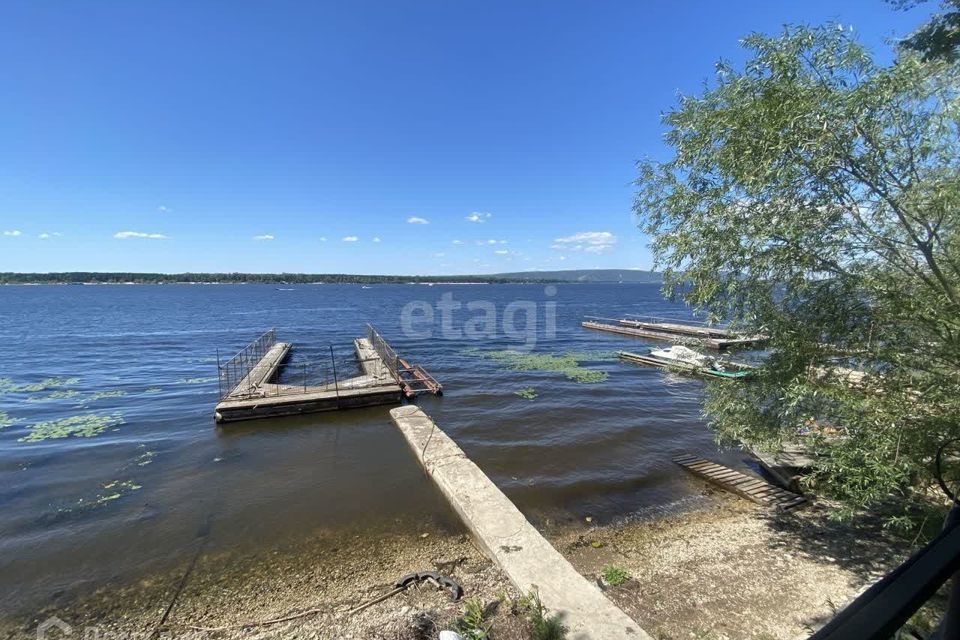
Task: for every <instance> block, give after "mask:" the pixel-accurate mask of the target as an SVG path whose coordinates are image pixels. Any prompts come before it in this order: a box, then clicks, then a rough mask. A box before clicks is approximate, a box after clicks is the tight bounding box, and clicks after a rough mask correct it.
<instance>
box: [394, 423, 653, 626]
mask: <svg viewBox="0 0 960 640" xmlns="http://www.w3.org/2000/svg"><path fill="white" fill-rule="evenodd" d="M390 418H391V419H392V420H393V423H394V424H395V425H397V427H398V428H399V429H400V431H401V433H403V435H404V437H405V438H406V439H407V443H408V444H409V445H410V448H411V449H412V450H413V452H414V453H415V454H416V456H417V457H418V458H419V460H420V463H421V464H422V465H423V468H424V469H425V470H426V472H427V474H428V475H429V476H430V477H431V478H433V480H434V482H436V484H437V486H438V487H439V488H440V490H441V491H442V492H443V494H444V495H445V496H446V498H447V500H449V501H450V504H451V505H452V506H453V508H454V509H455V510H456V511H457V513H458V514H459V515H460V517H461V518H462V519H463V522H464V524H466V525H467V527H468V528H469V529H470V531H471V532H472V533H473V536H474V538H475V539H476V540H477V542H478V543H479V544H480V546H481V548H482V549H483V550H484V551H485V552H486V554H487V555H488V556H489V557H490V559H491V560H493V561H494V562H496V563H497V564H498V565H499V566H500V567H501V569H503V571H504V573H506V574H507V576H509V577H510V580H511V581H512V582H513V583H514V585H516V587H517V588H518V589H519V590H520V591H521V592H523V593H529V592H530V591H531V590H534V589H535V590H536V591H537V592H538V593H539V594H540V600H541V601H542V602H543V605H544V606H545V607H546V608H547V609H549V610H550V611H551V612H554V613H559V614H560V615H561V616H562V619H563V623H564V624H565V625H567V627H569V629H570V635H569V637H570V639H571V640H620V639H627V638H629V639H630V640H651V638H650V636H648V635H647V634H646V633H645V632H644V631H643V630H642V629H641V628H640V627H639V625H637V623H636V622H634V621H633V620H632V619H631V618H630V617H629V616H627V614H625V613H624V612H623V611H621V610H620V609H619V608H618V607H617V606H616V605H615V604H613V603H612V602H611V601H610V600H608V599H607V597H606V596H605V595H604V594H603V593H602V592H601V591H600V589H599V588H598V587H597V586H596V585H595V584H593V583H592V582H589V581H588V580H587V579H586V578H584V577H583V576H582V575H580V574H579V573H578V572H577V570H576V569H574V568H573V566H572V565H571V564H570V563H569V562H567V559H566V558H564V557H563V556H562V555H561V554H560V553H559V552H558V551H557V550H556V549H554V548H553V546H551V544H550V543H549V542H547V541H546V540H545V539H544V538H543V536H541V535H540V533H539V532H538V531H537V530H536V529H535V528H534V527H533V525H531V524H530V523H529V522H528V521H527V519H526V518H525V517H524V516H523V514H522V513H520V510H519V509H517V507H516V506H514V504H513V503H512V502H510V500H509V499H508V498H507V497H506V496H505V495H503V492H502V491H500V489H498V488H497V487H496V485H494V484H493V482H491V480H490V478H488V477H487V476H486V474H484V473H483V471H481V470H480V468H479V467H478V466H477V465H476V464H474V463H473V461H471V460H470V459H469V458H467V456H466V455H465V454H464V453H463V450H461V449H460V447H458V446H457V443H455V442H454V441H453V440H452V439H450V437H449V436H447V434H445V433H444V432H443V431H441V430H440V428H439V427H437V425H436V424H435V423H434V422H433V420H431V419H430V417H429V416H428V415H427V414H425V413H424V412H423V411H422V410H421V409H420V408H419V407H415V406H413V405H407V406H405V407H398V408H396V409H393V410H391V411H390Z"/></svg>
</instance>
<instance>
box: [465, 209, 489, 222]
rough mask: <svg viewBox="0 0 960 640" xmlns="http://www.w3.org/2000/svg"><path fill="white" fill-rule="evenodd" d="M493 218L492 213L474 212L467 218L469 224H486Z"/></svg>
mask: <svg viewBox="0 0 960 640" xmlns="http://www.w3.org/2000/svg"><path fill="white" fill-rule="evenodd" d="M491 217H492V214H490V213H483V212H480V211H474V212H473V213H471V214H470V215H468V216H467V217H466V220H467V221H468V222H486V221H487V220H489V219H490V218H491Z"/></svg>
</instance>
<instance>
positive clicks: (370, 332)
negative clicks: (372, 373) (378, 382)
mask: <svg viewBox="0 0 960 640" xmlns="http://www.w3.org/2000/svg"><path fill="white" fill-rule="evenodd" d="M367 340H369V341H370V346H372V347H373V350H374V351H376V352H377V355H378V356H380V359H381V360H383V364H385V365H386V367H387V369H388V370H389V371H390V375H391V376H393V378H394V379H395V380H399V376H400V374H399V371H400V358H399V357H398V356H397V352H396V351H394V350H393V347H391V346H390V345H389V344H387V341H386V340H384V339H383V336H381V335H380V334H379V333H377V330H376V329H374V328H373V325H372V324H368V325H367Z"/></svg>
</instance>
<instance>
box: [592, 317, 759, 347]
mask: <svg viewBox="0 0 960 640" xmlns="http://www.w3.org/2000/svg"><path fill="white" fill-rule="evenodd" d="M598 320H603V322H598ZM580 326H582V327H584V328H585V329H594V330H597V331H606V332H608V333H618V334H620V335H625V336H632V337H635V338H650V339H653V340H660V341H663V342H671V343H673V344H683V345H688V346H702V347H707V348H709V349H716V350H717V351H722V350H724V349H732V348H747V347H752V346H756V345H759V344H762V343H763V342H765V341H766V339H767V338H766V336H761V335H752V336H751V335H741V334H737V333H734V332H732V331H730V330H728V329H723V328H717V327H706V326H695V325H686V324H682V323H680V322H678V321H671V322H659V321H657V322H653V321H642V320H633V319H629V318H624V319H620V320H612V319H606V318H595V319H591V320H584V321H583V322H581V323H580Z"/></svg>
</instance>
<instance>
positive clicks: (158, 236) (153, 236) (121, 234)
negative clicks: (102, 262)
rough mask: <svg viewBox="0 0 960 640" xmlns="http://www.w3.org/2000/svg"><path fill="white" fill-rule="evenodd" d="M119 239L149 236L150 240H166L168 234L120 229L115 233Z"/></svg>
mask: <svg viewBox="0 0 960 640" xmlns="http://www.w3.org/2000/svg"><path fill="white" fill-rule="evenodd" d="M113 237H114V238H116V239H118V240H129V239H130V238H148V239H150V240H166V239H167V236H165V235H163V234H162V233H144V232H142V231H118V232H117V233H115V234H113Z"/></svg>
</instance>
